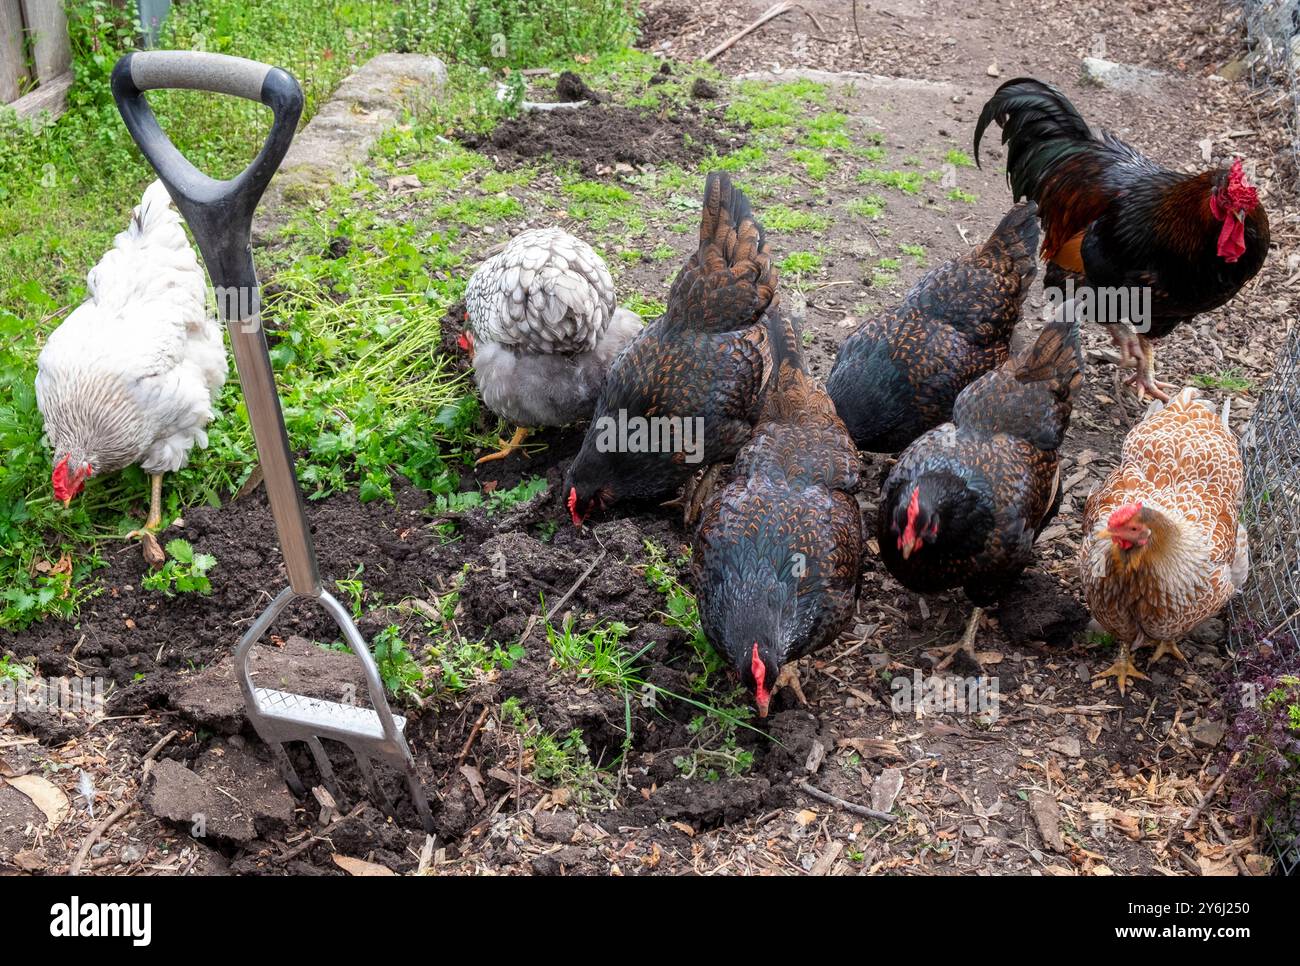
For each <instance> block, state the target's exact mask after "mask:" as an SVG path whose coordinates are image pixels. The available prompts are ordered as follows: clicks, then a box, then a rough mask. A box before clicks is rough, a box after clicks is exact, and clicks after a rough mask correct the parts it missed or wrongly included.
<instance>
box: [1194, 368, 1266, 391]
mask: <svg viewBox="0 0 1300 966" xmlns="http://www.w3.org/2000/svg"><path fill="white" fill-rule="evenodd" d="M1192 385H1193V386H1196V387H1197V388H1198V389H1213V390H1218V391H1221V392H1252V391H1254V389H1255V383H1254V382H1253V381H1252V380H1250V379H1247V378H1246V376H1245V375H1243V374H1242V371H1241V370H1240V369H1225V370H1224V371H1223V372H1219V373H1206V372H1202V373H1197V374H1196V375H1194V376H1192Z"/></svg>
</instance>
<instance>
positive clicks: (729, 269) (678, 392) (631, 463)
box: [564, 172, 781, 526]
mask: <svg viewBox="0 0 1300 966" xmlns="http://www.w3.org/2000/svg"><path fill="white" fill-rule="evenodd" d="M776 280H777V275H776V268H775V267H774V266H773V265H772V263H771V258H770V256H769V255H768V250H767V242H766V239H765V237H764V235H763V229H762V227H761V226H760V225H759V224H758V222H757V220H755V218H754V215H753V213H752V212H751V211H750V207H749V201H748V200H747V199H746V198H745V195H744V193H743V192H741V191H740V189H738V188H736V187H734V186H733V185H732V183H731V177H730V175H728V174H727V173H726V172H714V173H712V174H710V175H709V176H708V178H707V179H706V182H705V187H704V210H703V215H702V217H701V221H700V243H699V248H698V249H697V251H696V252H695V253H694V254H692V255H691V257H690V259H689V260H688V261H687V263H686V265H685V266H684V267H683V268H682V270H681V272H679V273H678V275H677V278H676V280H675V281H674V282H673V286H672V289H671V290H670V291H669V293H668V305H667V308H666V310H665V312H664V314H663V315H662V316H660V317H659V318H658V319H657V320H655V321H654V322H653V323H651V324H650V325H648V326H646V327H645V328H644V329H642V330H641V331H640V332H639V333H638V334H637V336H636V338H634V339H633V340H632V342H631V343H630V344H629V345H628V347H627V348H626V349H624V350H623V352H622V353H621V354H620V355H619V357H618V358H617V359H616V360H615V361H614V364H613V366H612V367H611V369H610V372H609V377H608V378H607V379H606V381H605V387H604V389H603V390H602V391H601V394H600V398H599V399H598V401H597V403H596V409H595V415H594V417H593V419H592V423H591V425H590V426H589V427H588V429H587V435H586V436H585V438H584V439H583V441H582V449H581V450H579V452H578V455H577V457H576V458H575V459H574V461H573V464H572V465H571V466H570V468H569V472H568V476H567V478H566V481H565V485H564V492H565V493H566V494H567V497H566V503H567V506H568V510H569V515H570V517H571V519H572V520H573V524H574V526H582V523H583V521H584V520H585V519H586V517H587V515H588V514H590V513H591V512H592V511H593V510H600V509H605V508H608V507H609V506H610V505H611V504H613V503H614V502H615V501H617V500H623V499H641V500H648V499H654V498H658V497H663V496H666V495H668V494H670V493H672V492H674V491H675V490H677V489H678V488H679V487H680V486H681V485H682V484H683V483H684V482H686V481H687V479H688V478H689V477H691V476H692V475H693V473H694V471H695V470H697V469H700V468H703V467H706V466H708V467H713V466H716V465H717V464H720V463H725V462H727V461H730V460H731V459H733V458H734V457H735V455H736V453H737V452H739V450H740V447H741V446H743V445H744V443H745V441H746V440H747V439H749V434H750V432H751V430H752V429H753V425H754V420H755V419H756V418H757V417H758V412H759V407H760V406H761V404H762V396H763V391H764V387H765V386H766V385H767V381H768V378H769V377H770V375H771V370H772V348H771V346H772V342H773V340H774V339H776V338H779V337H780V335H779V333H780V325H781V319H780V312H779V311H778V310H777V301H778V300H777V293H776ZM697 427H698V428H699V429H701V430H702V432H700V433H696V432H695V430H696V428H697ZM624 430H627V432H624ZM686 441H689V443H690V445H689V446H685V445H682V444H683V443H684V442H686ZM706 489H707V487H706Z"/></svg>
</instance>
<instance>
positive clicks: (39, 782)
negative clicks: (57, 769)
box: [5, 775, 72, 831]
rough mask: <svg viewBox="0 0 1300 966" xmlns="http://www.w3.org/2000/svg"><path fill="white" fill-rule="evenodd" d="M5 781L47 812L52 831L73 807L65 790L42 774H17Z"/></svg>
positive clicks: (46, 816) (46, 817)
mask: <svg viewBox="0 0 1300 966" xmlns="http://www.w3.org/2000/svg"><path fill="white" fill-rule="evenodd" d="M5 781H6V782H7V783H8V784H10V785H12V786H13V787H14V788H16V789H18V791H20V792H22V793H23V794H24V795H26V796H27V797H28V798H30V799H31V800H32V804H33V805H35V806H36V807H37V808H39V809H40V810H41V811H42V812H44V813H45V820H46V822H47V823H48V824H49V828H50V831H54V829H56V828H58V826H59V823H60V822H62V821H63V820H64V818H66V817H67V814H68V811H69V810H70V809H71V807H72V806H71V805H70V804H69V803H68V796H67V795H65V794H63V790H62V789H61V788H59V786H58V785H55V784H54V783H53V782H51V781H48V780H46V779H44V778H42V777H41V776H40V775H16V776H14V777H13V778H6V779H5Z"/></svg>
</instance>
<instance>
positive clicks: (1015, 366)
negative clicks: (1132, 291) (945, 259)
mask: <svg viewBox="0 0 1300 966" xmlns="http://www.w3.org/2000/svg"><path fill="white" fill-rule="evenodd" d="M1079 339H1080V337H1079V327H1078V323H1077V321H1075V320H1074V319H1073V318H1072V317H1069V316H1066V317H1062V318H1058V319H1057V320H1056V321H1054V322H1052V323H1051V324H1050V325H1048V326H1047V327H1046V328H1044V329H1043V332H1042V334H1041V335H1039V337H1038V341H1037V342H1036V343H1035V344H1034V345H1032V346H1030V347H1028V348H1027V349H1026V350H1024V351H1023V352H1022V353H1021V354H1020V355H1019V356H1017V357H1016V358H1014V359H1012V360H1010V361H1008V362H1007V363H1005V364H1004V365H1003V366H1001V367H1000V368H998V369H996V370H994V371H993V372H989V373H986V374H985V375H983V376H981V377H980V378H979V379H976V380H975V381H974V382H973V383H971V384H970V385H969V386H967V387H966V389H965V390H963V391H962V393H961V395H960V396H958V397H957V404H956V405H955V406H954V407H953V414H952V422H949V423H944V424H943V425H942V426H939V427H938V428H936V429H932V430H930V431H929V432H928V433H926V434H925V435H923V436H922V437H921V438H920V439H918V440H916V442H914V443H913V444H912V445H911V446H909V447H908V448H907V449H906V450H905V451H904V452H903V454H902V455H901V456H900V457H899V458H898V462H897V463H896V464H895V466H894V468H893V470H892V471H891V472H890V474H889V477H888V478H887V479H886V480H885V485H884V489H883V491H882V493H881V497H880V508H879V513H878V516H877V521H876V536H877V539H878V541H879V543H880V555H881V557H882V558H883V560H884V562H885V566H886V567H888V568H889V572H890V573H891V574H893V575H894V577H896V578H897V579H898V581H899V582H900V583H902V584H903V585H904V586H905V587H907V588H908V589H909V590H913V591H917V592H918V593H933V592H937V591H942V590H947V589H949V588H952V587H962V588H963V589H964V590H965V591H966V596H967V597H969V598H970V600H971V602H972V603H974V604H975V611H974V613H973V614H972V615H971V619H970V622H969V624H968V625H967V628H966V633H965V634H964V635H963V636H962V639H961V641H960V642H959V643H958V644H955V645H953V646H951V647H948V648H944V649H943V650H945V651H947V652H948V657H947V658H946V659H945V660H944V661H943V662H941V664H940V665H939V666H940V667H944V666H946V665H947V664H948V663H950V662H951V661H952V659H953V657H955V656H956V654H957V652H958V651H964V652H966V653H967V654H968V655H970V657H971V659H972V660H973V661H974V660H975V650H974V645H975V635H976V632H977V630H978V628H979V621H980V617H981V616H982V614H983V610H982V608H984V607H987V606H989V605H990V604H992V603H994V602H996V601H997V600H998V598H999V597H1000V596H1001V595H1002V593H1003V591H1004V590H1005V589H1006V588H1007V586H1008V585H1009V584H1011V583H1012V582H1013V581H1014V580H1015V579H1016V578H1017V577H1018V576H1019V575H1020V573H1021V571H1023V570H1024V569H1025V567H1027V566H1028V565H1029V563H1030V562H1031V561H1032V560H1033V555H1034V541H1035V540H1036V539H1037V538H1038V535H1039V534H1040V533H1041V532H1042V531H1043V528H1044V527H1046V526H1047V524H1048V523H1049V522H1050V521H1051V519H1052V517H1053V516H1055V514H1056V510H1057V508H1058V507H1059V506H1060V502H1061V492H1060V456H1059V454H1058V449H1059V447H1060V445H1061V443H1062V441H1063V440H1064V438H1065V433H1066V430H1067V429H1068V427H1069V424H1070V413H1071V411H1072V409H1073V405H1074V395H1075V393H1076V392H1077V390H1078V388H1079V385H1080V384H1081V383H1082V382H1083V356H1082V354H1081V351H1080V348H1079ZM975 663H977V664H978V661H975Z"/></svg>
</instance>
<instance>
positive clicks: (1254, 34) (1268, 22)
mask: <svg viewBox="0 0 1300 966" xmlns="http://www.w3.org/2000/svg"><path fill="white" fill-rule="evenodd" d="M1243 8H1244V10H1245V14H1246V29H1247V43H1248V44H1249V47H1250V53H1249V54H1248V55H1247V57H1246V59H1245V63H1246V65H1247V66H1248V67H1249V69H1250V73H1251V80H1252V81H1253V82H1254V83H1255V85H1256V86H1258V87H1263V88H1270V89H1273V90H1276V91H1277V97H1278V100H1279V102H1285V103H1286V110H1285V112H1284V113H1285V116H1286V119H1287V130H1288V133H1289V134H1290V142H1291V160H1292V163H1293V165H1294V166H1295V167H1300V163H1297V162H1300V0H1244V4H1243ZM1293 170H1295V168H1294V167H1293Z"/></svg>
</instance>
